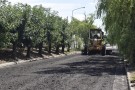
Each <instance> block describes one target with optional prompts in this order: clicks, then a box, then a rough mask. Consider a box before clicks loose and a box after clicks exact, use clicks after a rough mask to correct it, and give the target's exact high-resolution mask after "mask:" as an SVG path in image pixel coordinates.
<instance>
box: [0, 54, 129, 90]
mask: <svg viewBox="0 0 135 90" xmlns="http://www.w3.org/2000/svg"><path fill="white" fill-rule="evenodd" d="M0 90H128V84H127V78H126V73H125V70H124V65H123V62H122V61H121V60H120V58H119V57H118V56H113V55H112V56H111V55H110V56H109V55H108V56H100V55H92V56H87V55H79V54H76V55H70V56H65V57H59V58H54V59H45V60H40V61H34V62H28V63H23V64H17V65H13V66H10V67H6V68H1V69H0Z"/></svg>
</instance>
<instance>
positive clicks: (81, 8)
mask: <svg viewBox="0 0 135 90" xmlns="http://www.w3.org/2000/svg"><path fill="white" fill-rule="evenodd" d="M82 8H85V7H79V8H76V9H74V10H72V18H73V14H74V11H75V10H78V9H82Z"/></svg>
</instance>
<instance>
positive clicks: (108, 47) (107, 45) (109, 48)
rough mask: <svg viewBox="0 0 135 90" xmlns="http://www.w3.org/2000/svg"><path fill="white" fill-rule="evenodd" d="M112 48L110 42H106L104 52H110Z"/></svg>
mask: <svg viewBox="0 0 135 90" xmlns="http://www.w3.org/2000/svg"><path fill="white" fill-rule="evenodd" d="M112 50H113V46H111V45H110V44H108V43H107V44H106V54H109V55H110V54H112Z"/></svg>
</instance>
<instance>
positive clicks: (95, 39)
mask: <svg viewBox="0 0 135 90" xmlns="http://www.w3.org/2000/svg"><path fill="white" fill-rule="evenodd" d="M84 52H85V54H88V55H91V54H97V53H99V54H101V55H105V53H106V48H105V42H104V32H103V31H102V30H101V29H90V30H89V39H88V43H87V45H85V49H84Z"/></svg>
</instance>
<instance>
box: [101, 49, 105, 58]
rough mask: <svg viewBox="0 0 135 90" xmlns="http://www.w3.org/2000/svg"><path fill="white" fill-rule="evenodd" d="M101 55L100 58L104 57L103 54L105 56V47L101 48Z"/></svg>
mask: <svg viewBox="0 0 135 90" xmlns="http://www.w3.org/2000/svg"><path fill="white" fill-rule="evenodd" d="M101 54H102V56H105V54H106V50H105V47H103V48H102V51H101Z"/></svg>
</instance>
